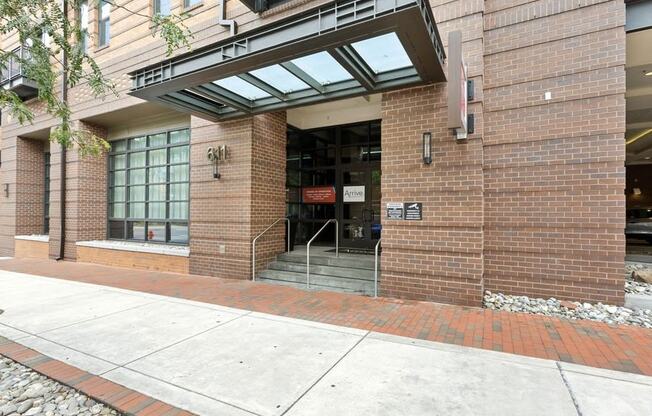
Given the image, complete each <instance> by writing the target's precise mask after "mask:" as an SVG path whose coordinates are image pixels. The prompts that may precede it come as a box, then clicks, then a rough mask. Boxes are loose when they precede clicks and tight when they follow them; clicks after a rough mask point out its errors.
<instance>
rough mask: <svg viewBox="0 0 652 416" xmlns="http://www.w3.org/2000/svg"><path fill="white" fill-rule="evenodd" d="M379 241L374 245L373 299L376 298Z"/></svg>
mask: <svg viewBox="0 0 652 416" xmlns="http://www.w3.org/2000/svg"><path fill="white" fill-rule="evenodd" d="M380 240H382V239H381V238H379V239H378V242H377V243H376V247H375V248H374V297H375V298H377V297H378V248H379V247H380Z"/></svg>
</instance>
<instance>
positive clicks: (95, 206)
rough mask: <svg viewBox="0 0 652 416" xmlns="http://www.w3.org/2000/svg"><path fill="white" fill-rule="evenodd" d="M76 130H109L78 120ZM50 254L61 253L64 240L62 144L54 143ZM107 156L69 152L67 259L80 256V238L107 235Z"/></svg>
mask: <svg viewBox="0 0 652 416" xmlns="http://www.w3.org/2000/svg"><path fill="white" fill-rule="evenodd" d="M73 128H75V129H77V130H81V131H86V132H89V133H92V134H95V135H96V136H98V137H102V138H105V137H106V129H104V128H103V127H100V126H96V125H93V124H90V123H86V122H82V121H76V122H75V123H74V127H73ZM50 154H51V159H50V161H51V167H50V177H51V180H50V181H51V182H50V190H51V191H50V257H52V258H56V257H58V256H59V247H60V244H61V243H60V241H61V215H60V209H61V208H60V207H61V205H60V203H61V146H59V145H58V144H55V143H52V145H51V150H50ZM107 160H108V158H107V156H106V154H101V155H98V156H84V157H82V156H81V155H80V154H79V152H78V151H77V150H76V149H75V148H72V149H68V151H67V152H66V194H65V198H66V200H65V203H66V205H65V215H66V221H65V228H66V229H65V232H66V238H65V258H66V259H75V258H76V257H77V254H76V253H77V246H76V245H75V243H76V242H77V241H86V240H98V239H99V240H103V239H105V238H106V221H107Z"/></svg>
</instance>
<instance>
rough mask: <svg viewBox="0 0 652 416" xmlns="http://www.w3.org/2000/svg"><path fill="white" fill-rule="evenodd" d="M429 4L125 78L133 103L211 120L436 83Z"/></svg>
mask: <svg viewBox="0 0 652 416" xmlns="http://www.w3.org/2000/svg"><path fill="white" fill-rule="evenodd" d="M444 60H445V54H444V48H443V45H442V42H441V39H440V37H439V33H438V31H437V27H436V25H435V21H434V18H433V16H432V12H431V9H430V5H429V4H428V3H427V0H345V1H336V2H334V3H330V4H327V5H323V6H320V7H319V8H316V9H313V10H311V11H308V12H305V13H303V14H300V15H297V16H292V17H291V18H288V19H286V20H283V21H280V22H276V23H273V24H270V25H267V26H264V27H262V28H260V29H258V30H252V31H250V32H246V33H243V34H241V35H238V36H235V37H232V38H229V39H227V40H225V41H223V42H219V43H216V44H214V45H211V46H209V47H206V48H203V49H200V50H197V51H194V52H191V53H188V54H186V55H182V56H179V57H175V58H172V59H168V60H165V61H163V62H160V63H158V64H155V65H151V66H148V67H146V68H143V69H139V70H137V71H135V72H132V73H130V75H131V78H132V82H133V86H132V89H131V91H130V93H129V94H131V95H134V96H136V97H139V98H143V99H145V100H150V101H158V102H161V103H163V104H165V105H167V106H170V107H173V108H176V109H177V110H180V111H183V112H187V113H191V114H194V115H196V116H199V117H202V118H205V119H209V120H213V121H219V120H227V119H233V118H237V117H242V116H247V115H251V114H259V113H263V112H269V111H278V110H282V109H286V108H291V107H297V106H303V105H307V104H313V103H318V102H323V101H330V100H335V99H340V98H345V97H353V96H359V95H366V94H371V93H375V92H380V91H386V90H390V89H396V88H401V87H405V86H410V85H417V84H427V83H432V82H442V81H445V80H446V76H445V75H444V69H443V66H444Z"/></svg>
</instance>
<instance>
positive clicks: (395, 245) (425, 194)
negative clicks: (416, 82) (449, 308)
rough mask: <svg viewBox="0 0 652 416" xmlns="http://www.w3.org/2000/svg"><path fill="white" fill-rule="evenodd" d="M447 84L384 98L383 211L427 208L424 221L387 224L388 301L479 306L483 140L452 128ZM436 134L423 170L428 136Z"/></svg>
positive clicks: (383, 284) (383, 287)
mask: <svg viewBox="0 0 652 416" xmlns="http://www.w3.org/2000/svg"><path fill="white" fill-rule="evenodd" d="M446 96H447V93H446V85H445V84H437V85H427V86H424V87H417V88H411V89H405V90H401V91H396V92H392V93H386V94H383V101H382V117H383V119H382V133H381V134H382V149H383V159H382V185H381V186H382V206H383V207H384V206H385V204H387V203H388V202H421V203H423V220H422V221H404V220H388V219H386V218H384V216H383V220H382V226H383V228H382V230H383V231H382V239H383V243H382V247H383V254H382V262H381V267H382V276H381V281H380V291H381V294H382V295H383V296H390V297H398V298H407V299H417V300H427V301H437V302H446V303H455V304H463V305H476V306H478V305H480V302H481V299H482V272H483V265H482V234H483V231H482V224H483V202H482V186H483V185H482V140H481V138H480V136H479V135H472V136H470V138H469V140H467V141H466V142H464V143H456V142H455V139H454V138H453V136H452V134H451V133H450V132H449V131H448V129H447V128H446V123H447V108H446ZM424 132H431V133H432V147H433V154H432V156H433V157H432V159H433V161H432V164H431V165H424V163H423V151H422V134H423V133H424Z"/></svg>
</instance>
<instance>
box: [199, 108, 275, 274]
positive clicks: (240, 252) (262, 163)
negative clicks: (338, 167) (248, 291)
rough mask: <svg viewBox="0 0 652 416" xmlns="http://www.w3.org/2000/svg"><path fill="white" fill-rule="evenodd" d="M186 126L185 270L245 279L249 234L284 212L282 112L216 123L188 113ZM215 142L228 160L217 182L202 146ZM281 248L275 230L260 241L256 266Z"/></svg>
mask: <svg viewBox="0 0 652 416" xmlns="http://www.w3.org/2000/svg"><path fill="white" fill-rule="evenodd" d="M191 129H192V131H191V143H190V144H191V146H190V149H191V150H190V154H191V156H190V157H191V160H190V163H191V172H190V182H191V184H190V199H191V201H192V202H191V205H190V272H191V273H195V274H203V275H210V276H218V277H226V278H232V279H249V278H251V240H252V239H253V236H254V235H255V234H257V233H259V232H260V231H262V230H263V229H264V228H265V227H266V225H267V224H270V223H271V222H272V221H273V219H275V218H278V217H281V216H283V215H284V213H285V143H286V140H285V134H286V133H285V132H286V124H285V113H272V114H264V115H259V116H254V117H250V118H246V119H242V120H238V121H228V122H221V123H212V122H209V121H206V120H202V119H200V118H197V117H192V119H191ZM220 145H226V146H227V148H228V159H227V160H226V161H225V162H222V163H220V165H219V170H220V173H221V175H222V177H221V179H219V180H217V179H213V167H212V164H211V163H210V162H209V161H208V160H207V158H206V149H207V148H208V147H209V146H213V147H216V146H220ZM281 229H282V228H280V227H279V230H281ZM282 247H283V234H282V233H281V232H280V231H274V232H271V234H270V235H269V236H268V237H266V238H265V239H264V240H261V241H260V244H259V245H258V251H257V253H258V256H259V259H260V262H261V264H260V265H261V266H262V265H263V264H262V263H263V262H264V261H265V260H268V259H270V258H271V256H272V254H274V253H276V252H277V251H278V252H281V251H282Z"/></svg>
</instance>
